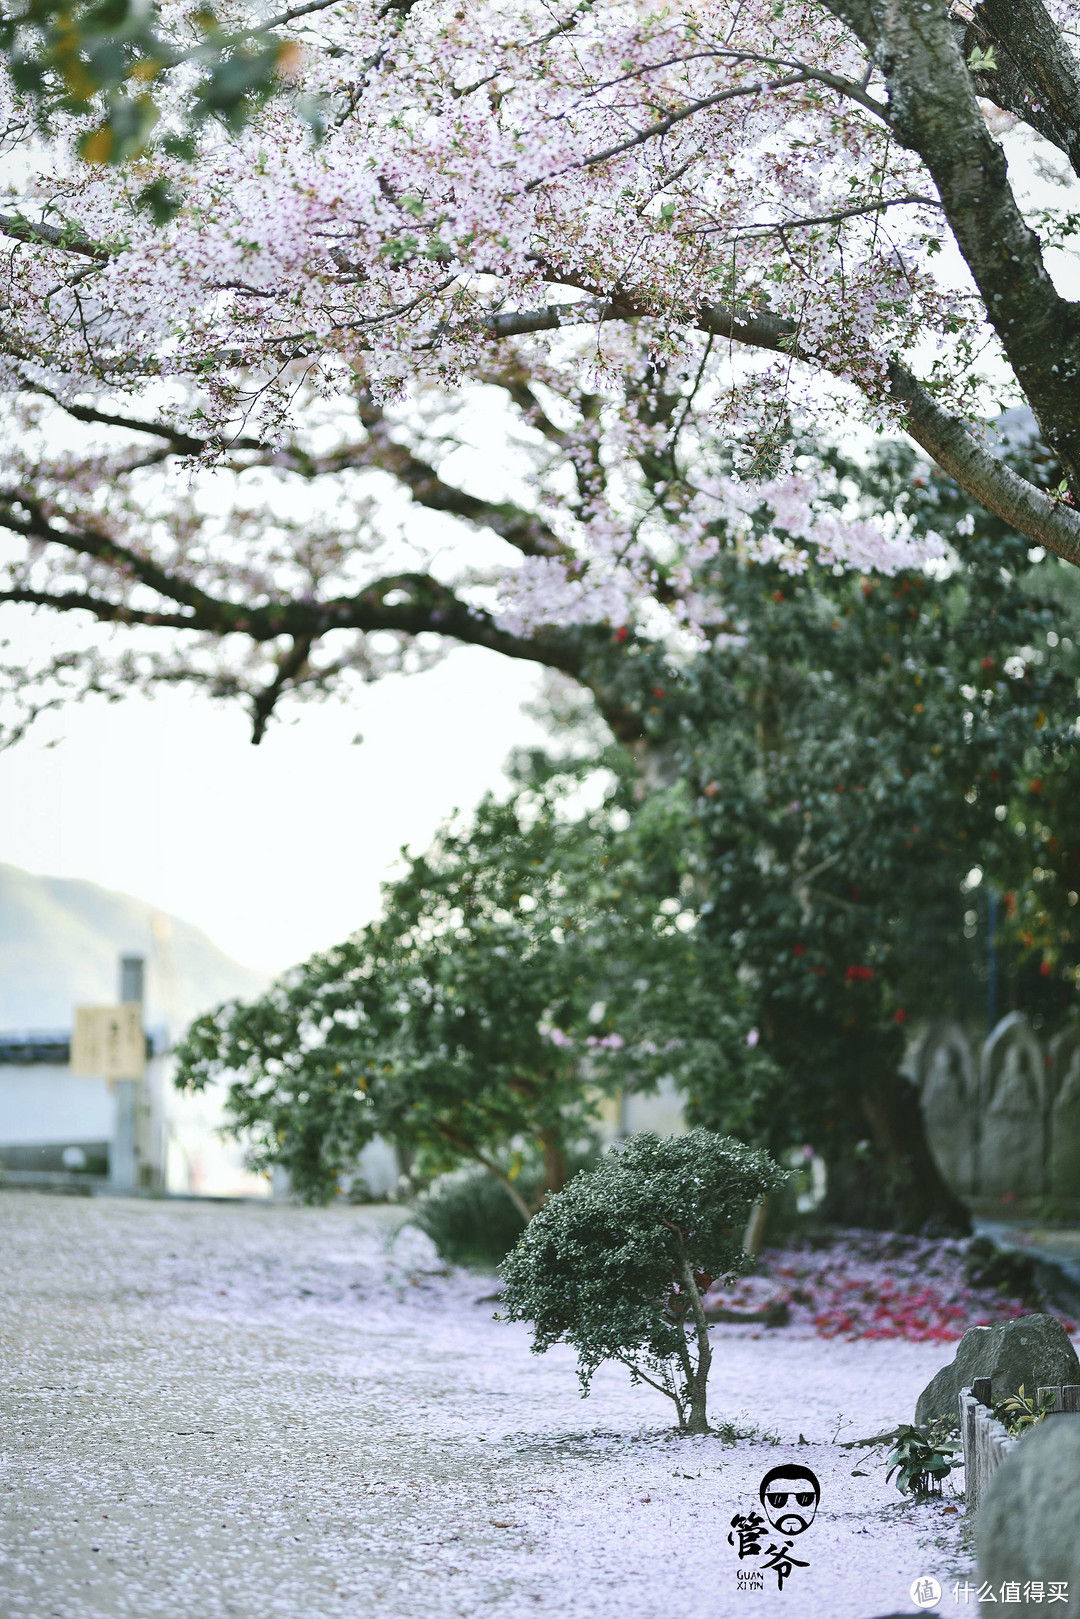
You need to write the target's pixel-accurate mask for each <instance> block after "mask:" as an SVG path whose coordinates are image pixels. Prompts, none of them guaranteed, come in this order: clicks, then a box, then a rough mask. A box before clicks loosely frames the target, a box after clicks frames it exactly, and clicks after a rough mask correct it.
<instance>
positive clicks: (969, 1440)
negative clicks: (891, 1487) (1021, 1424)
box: [957, 1377, 1080, 1512]
mask: <svg viewBox="0 0 1080 1619" xmlns="http://www.w3.org/2000/svg"><path fill="white" fill-rule="evenodd" d="M1048 1393H1049V1394H1053V1396H1054V1403H1053V1405H1052V1406H1050V1408H1049V1410H1048V1411H1047V1414H1046V1419H1045V1420H1047V1421H1049V1420H1050V1419H1051V1418H1056V1417H1059V1416H1080V1383H1065V1384H1062V1385H1060V1386H1058V1385H1056V1384H1053V1385H1051V1384H1047V1385H1046V1386H1045V1387H1043V1388H1040V1389H1038V1390H1037V1391H1036V1394H1037V1400H1038V1404H1039V1405H1040V1406H1041V1404H1042V1397H1043V1395H1044V1394H1048ZM957 1403H958V1406H959V1415H960V1434H961V1437H962V1439H963V1442H964V1479H965V1482H966V1488H967V1509H968V1511H969V1512H974V1511H975V1510H976V1509H977V1508H978V1505H979V1502H980V1501H981V1500H982V1498H983V1495H984V1494H985V1492H986V1486H987V1485H988V1484H989V1482H990V1480H991V1479H992V1478H993V1476H994V1474H995V1473H996V1472H997V1470H998V1468H999V1467H1000V1466H1001V1464H1002V1462H1003V1461H1004V1460H1005V1458H1006V1456H1007V1455H1008V1454H1009V1452H1010V1450H1012V1448H1013V1446H1014V1445H1018V1444H1019V1443H1020V1441H1019V1440H1018V1439H1012V1438H1010V1436H1009V1434H1008V1433H1007V1432H1006V1430H1005V1428H1004V1426H1003V1424H1002V1423H1000V1422H999V1421H998V1420H997V1418H996V1417H995V1416H994V1412H993V1406H992V1403H991V1395H990V1379H989V1378H988V1377H977V1378H976V1379H975V1380H974V1382H973V1383H972V1385H971V1387H970V1388H967V1389H961V1390H960V1393H959V1396H958V1402H957Z"/></svg>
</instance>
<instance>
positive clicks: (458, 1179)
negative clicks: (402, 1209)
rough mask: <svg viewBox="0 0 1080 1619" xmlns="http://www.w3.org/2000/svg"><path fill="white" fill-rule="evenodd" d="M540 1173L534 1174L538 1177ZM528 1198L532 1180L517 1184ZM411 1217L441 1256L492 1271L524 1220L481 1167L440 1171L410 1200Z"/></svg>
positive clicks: (531, 1190)
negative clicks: (416, 1196)
mask: <svg viewBox="0 0 1080 1619" xmlns="http://www.w3.org/2000/svg"><path fill="white" fill-rule="evenodd" d="M538 1179H539V1177H537V1180H538ZM519 1189H520V1190H521V1191H522V1193H523V1194H524V1195H525V1196H526V1197H528V1196H530V1194H532V1193H534V1192H535V1184H534V1185H530V1184H529V1182H527V1181H526V1182H524V1183H522V1182H521V1181H520V1180H519ZM413 1218H414V1220H415V1221H416V1224H417V1225H418V1226H419V1227H420V1229H421V1230H422V1231H426V1232H427V1234H428V1236H429V1237H430V1238H431V1240H432V1242H433V1243H434V1244H435V1246H436V1248H437V1249H438V1251H439V1256H440V1258H442V1259H446V1260H448V1261H449V1262H450V1263H451V1264H452V1265H468V1266H471V1267H472V1268H473V1269H475V1270H482V1271H485V1272H490V1271H493V1270H495V1269H496V1268H497V1266H498V1265H499V1263H500V1261H501V1260H503V1259H504V1258H505V1257H506V1255H507V1254H508V1253H509V1252H510V1249H511V1248H512V1247H513V1246H514V1244H515V1243H516V1242H517V1240H518V1238H519V1237H520V1236H521V1232H522V1229H523V1227H524V1224H525V1221H524V1218H523V1216H522V1214H521V1212H520V1210H518V1209H517V1208H516V1207H515V1205H514V1204H513V1203H511V1201H510V1199H509V1198H508V1197H507V1195H506V1192H505V1189H504V1188H503V1187H502V1186H501V1185H500V1184H499V1182H498V1181H497V1180H496V1179H495V1177H494V1176H493V1175H491V1174H489V1173H488V1171H487V1170H486V1169H455V1170H452V1171H451V1172H450V1173H449V1174H447V1175H439V1176H438V1177H437V1178H436V1179H435V1180H434V1181H432V1183H431V1185H430V1186H428V1187H426V1188H425V1190H424V1191H423V1192H421V1194H420V1196H419V1197H418V1198H417V1199H416V1202H415V1203H414V1204H413Z"/></svg>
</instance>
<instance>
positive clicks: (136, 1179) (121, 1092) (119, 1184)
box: [109, 956, 144, 1192]
mask: <svg viewBox="0 0 1080 1619" xmlns="http://www.w3.org/2000/svg"><path fill="white" fill-rule="evenodd" d="M143 968H144V962H143V958H142V956H121V957H120V1003H121V1005H126V1006H134V1005H137V1006H138V1007H139V1025H140V1028H141V1027H142V1006H143V995H144V972H143ZM113 1094H114V1096H115V1099H116V1129H115V1131H114V1132H113V1149H112V1154H111V1157H110V1161H109V1185H110V1188H111V1190H112V1191H114V1192H134V1191H136V1190H137V1189H138V1187H139V1183H140V1175H139V1169H140V1163H139V1157H140V1155H139V1136H140V1133H141V1132H140V1130H139V1114H140V1110H141V1108H142V1102H143V1082H142V1080H141V1079H117V1080H114V1081H113Z"/></svg>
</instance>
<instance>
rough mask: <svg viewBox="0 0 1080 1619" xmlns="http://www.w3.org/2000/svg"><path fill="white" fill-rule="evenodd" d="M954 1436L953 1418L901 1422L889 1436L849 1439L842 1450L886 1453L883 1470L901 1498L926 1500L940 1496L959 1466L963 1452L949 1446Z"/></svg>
mask: <svg viewBox="0 0 1080 1619" xmlns="http://www.w3.org/2000/svg"><path fill="white" fill-rule="evenodd" d="M956 1432H957V1423H956V1420H955V1419H954V1418H951V1417H949V1418H939V1419H938V1420H937V1421H936V1422H931V1423H923V1424H920V1425H919V1426H916V1425H915V1424H913V1423H909V1422H901V1423H900V1424H899V1425H898V1426H897V1427H895V1428H892V1429H890V1431H889V1432H888V1433H879V1434H873V1435H872V1436H871V1437H870V1438H869V1439H848V1440H846V1441H844V1443H843V1445H842V1447H841V1448H842V1449H844V1450H852V1449H858V1448H863V1449H871V1450H878V1451H880V1450H885V1449H886V1448H887V1449H888V1455H887V1456H886V1458H885V1462H884V1466H885V1468H886V1474H885V1477H886V1479H887V1480H892V1479H893V1478H894V1477H895V1479H896V1488H897V1489H898V1490H899V1491H900V1493H901V1495H914V1496H925V1495H930V1494H932V1493H937V1492H940V1490H941V1484H942V1480H943V1479H946V1478H947V1477H948V1476H949V1474H950V1473H951V1472H952V1470H953V1468H954V1467H959V1466H960V1463H959V1462H958V1461H956V1460H955V1459H954V1458H955V1457H956V1456H957V1455H958V1454H959V1453H960V1452H961V1450H962V1449H963V1446H962V1445H959V1444H954V1443H952V1436H953V1435H954V1434H955V1433H956Z"/></svg>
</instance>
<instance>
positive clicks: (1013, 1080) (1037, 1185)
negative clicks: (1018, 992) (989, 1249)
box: [979, 1012, 1047, 1197]
mask: <svg viewBox="0 0 1080 1619" xmlns="http://www.w3.org/2000/svg"><path fill="white" fill-rule="evenodd" d="M980 1092H981V1102H982V1108H981V1123H982V1133H981V1141H980V1149H979V1191H980V1193H981V1195H982V1196H983V1197H1003V1196H1006V1195H1008V1194H1009V1193H1012V1194H1013V1196H1015V1197H1039V1196H1040V1195H1041V1194H1042V1192H1043V1189H1044V1185H1045V1160H1046V1123H1045V1118H1046V1100H1047V1096H1046V1069H1045V1065H1044V1062H1043V1054H1042V1048H1041V1047H1040V1045H1039V1042H1038V1040H1036V1038H1035V1036H1034V1034H1033V1033H1032V1031H1031V1027H1030V1025H1029V1023H1028V1021H1027V1019H1026V1018H1025V1017H1024V1015H1023V1013H1022V1012H1011V1013H1010V1014H1009V1016H1008V1017H1006V1018H1002V1020H1001V1022H1000V1023H999V1024H998V1026H997V1028H996V1029H995V1030H994V1031H993V1033H992V1034H991V1036H990V1038H989V1040H987V1042H986V1045H985V1046H984V1047H983V1060H982V1073H981V1075H980Z"/></svg>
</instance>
